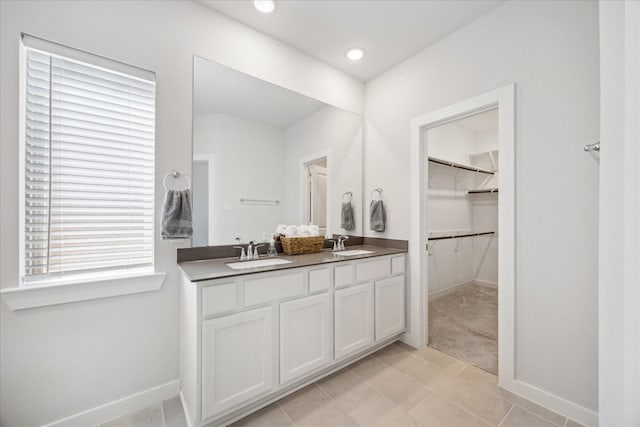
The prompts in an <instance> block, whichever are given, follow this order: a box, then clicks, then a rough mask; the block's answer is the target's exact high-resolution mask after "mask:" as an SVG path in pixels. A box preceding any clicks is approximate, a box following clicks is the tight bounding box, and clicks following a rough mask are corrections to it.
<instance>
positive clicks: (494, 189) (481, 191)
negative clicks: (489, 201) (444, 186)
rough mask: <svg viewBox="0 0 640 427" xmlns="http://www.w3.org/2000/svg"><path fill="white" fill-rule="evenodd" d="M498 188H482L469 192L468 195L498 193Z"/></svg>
mask: <svg viewBox="0 0 640 427" xmlns="http://www.w3.org/2000/svg"><path fill="white" fill-rule="evenodd" d="M497 192H498V189H497V188H480V189H477V190H469V191H467V194H482V193H497Z"/></svg>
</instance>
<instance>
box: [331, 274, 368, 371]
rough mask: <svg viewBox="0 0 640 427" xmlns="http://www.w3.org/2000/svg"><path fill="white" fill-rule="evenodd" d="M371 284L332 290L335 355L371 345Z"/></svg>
mask: <svg viewBox="0 0 640 427" xmlns="http://www.w3.org/2000/svg"><path fill="white" fill-rule="evenodd" d="M373 297H374V295H373V284H372V283H364V284H362V285H357V286H353V287H350V288H346V289H340V290H337V291H336V292H335V304H336V306H335V319H336V328H335V334H336V335H335V345H336V350H335V357H336V360H340V359H343V358H345V357H347V356H349V355H352V354H354V353H357V352H358V351H360V350H363V349H365V348H367V347H369V346H371V344H373V336H374V318H373Z"/></svg>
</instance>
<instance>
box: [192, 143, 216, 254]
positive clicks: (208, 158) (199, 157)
mask: <svg viewBox="0 0 640 427" xmlns="http://www.w3.org/2000/svg"><path fill="white" fill-rule="evenodd" d="M214 160H215V157H214V155H213V154H194V155H193V163H195V162H206V163H207V178H209V185H208V186H209V206H208V210H209V211H208V214H209V215H208V217H209V235H208V236H207V241H208V242H209V245H212V246H213V245H215V244H216V243H215V233H214V230H213V228H214V222H213V217H214V214H213V210H214V209H215V203H214V196H215V189H214V187H213V185H214V180H215V177H214V175H213V173H214V171H213V166H214V163H213V162H214ZM191 179H193V172H192V174H191Z"/></svg>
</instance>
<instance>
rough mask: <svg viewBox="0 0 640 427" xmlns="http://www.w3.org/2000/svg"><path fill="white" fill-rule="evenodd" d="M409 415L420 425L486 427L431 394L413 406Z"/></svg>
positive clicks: (427, 426)
mask: <svg viewBox="0 0 640 427" xmlns="http://www.w3.org/2000/svg"><path fill="white" fill-rule="evenodd" d="M409 415H410V416H411V417H412V418H413V419H414V420H415V421H416V423H417V425H418V426H421V427H461V426H464V427H488V426H489V424H487V423H485V422H484V421H481V420H480V419H478V418H476V417H474V416H473V415H471V414H470V413H468V412H466V411H464V410H463V409H461V408H459V407H458V406H456V405H454V404H452V403H450V402H447V401H446V400H444V399H443V398H441V397H439V396H436V395H434V394H432V395H431V396H429V397H427V398H426V399H425V400H423V401H422V402H420V403H418V404H417V405H416V406H414V407H413V408H412V409H411V410H410V411H409Z"/></svg>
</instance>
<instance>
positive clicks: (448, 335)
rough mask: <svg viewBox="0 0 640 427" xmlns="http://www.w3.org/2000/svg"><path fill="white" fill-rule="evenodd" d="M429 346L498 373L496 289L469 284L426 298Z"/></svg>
mask: <svg viewBox="0 0 640 427" xmlns="http://www.w3.org/2000/svg"><path fill="white" fill-rule="evenodd" d="M429 346H430V347H433V348H435V349H436V350H439V351H441V352H443V353H446V354H448V355H450V356H453V357H455V358H457V359H460V360H464V361H465V362H467V363H469V364H471V365H474V366H477V367H478V368H480V369H484V370H485V371H488V372H491V373H492V374H497V373H498V290H497V289H492V288H488V287H484V286H479V285H475V284H472V285H468V286H465V287H464V288H461V289H458V290H456V291H454V292H452V293H450V294H447V295H443V296H441V297H439V298H436V299H432V300H430V301H429Z"/></svg>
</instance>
